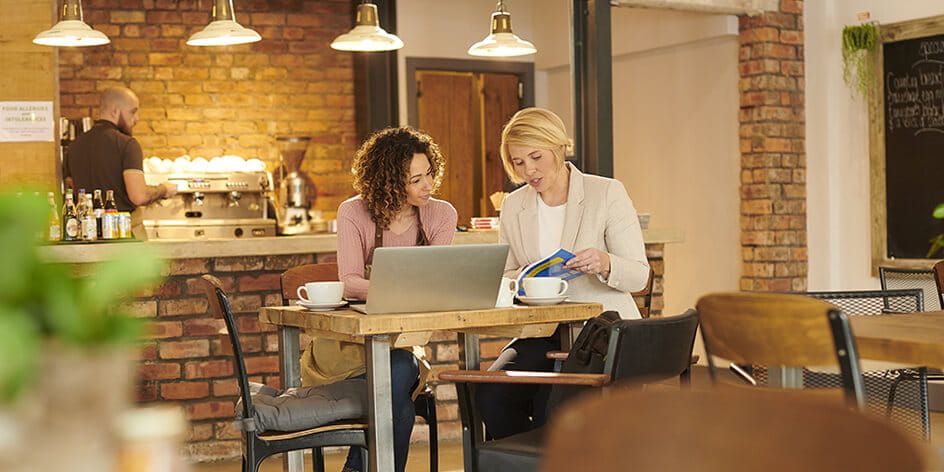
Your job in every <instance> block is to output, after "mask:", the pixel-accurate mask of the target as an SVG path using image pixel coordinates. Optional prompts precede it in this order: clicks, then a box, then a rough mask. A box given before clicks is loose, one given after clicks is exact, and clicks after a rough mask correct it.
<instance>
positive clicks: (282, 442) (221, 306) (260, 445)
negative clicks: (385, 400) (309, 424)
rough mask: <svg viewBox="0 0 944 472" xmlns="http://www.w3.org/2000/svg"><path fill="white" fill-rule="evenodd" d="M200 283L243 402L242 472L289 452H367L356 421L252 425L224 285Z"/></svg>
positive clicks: (361, 427) (204, 279) (246, 381)
mask: <svg viewBox="0 0 944 472" xmlns="http://www.w3.org/2000/svg"><path fill="white" fill-rule="evenodd" d="M199 283H200V285H201V287H202V288H203V291H204V292H205V293H206V297H207V302H208V304H209V312H210V314H212V315H213V316H214V317H217V318H222V319H223V321H224V322H225V324H226V331H227V334H228V335H229V341H230V344H231V345H232V348H233V357H234V361H235V362H234V364H235V366H236V381H237V382H238V384H239V395H240V398H241V399H242V418H243V419H242V420H241V423H242V430H243V433H242V436H243V465H242V470H243V472H256V471H258V470H259V466H260V464H262V461H263V460H265V459H266V458H267V457H269V456H271V455H273V454H279V453H283V452H289V451H298V450H305V449H311V450H312V451H313V452H314V451H319V452H320V451H321V449H322V448H324V447H334V446H350V447H358V448H361V449H362V451H366V449H367V433H366V429H367V424H366V423H364V422H362V421H360V420H358V421H345V422H338V423H332V424H328V425H323V426H319V427H317V428H311V429H306V430H302V431H259V430H257V428H256V425H255V422H254V421H253V417H254V411H255V410H254V409H253V403H252V396H251V395H250V392H249V376H248V374H247V373H246V365H245V362H244V360H243V351H242V347H241V345H240V343H239V333H238V331H237V330H236V320H235V319H234V317H233V312H232V310H231V309H230V305H229V300H228V299H227V298H226V294H225V293H224V292H223V284H222V283H221V282H220V280H219V279H217V278H216V277H214V276H212V275H204V276H203V277H201V278H200V279H199Z"/></svg>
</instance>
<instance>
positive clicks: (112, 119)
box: [63, 87, 177, 239]
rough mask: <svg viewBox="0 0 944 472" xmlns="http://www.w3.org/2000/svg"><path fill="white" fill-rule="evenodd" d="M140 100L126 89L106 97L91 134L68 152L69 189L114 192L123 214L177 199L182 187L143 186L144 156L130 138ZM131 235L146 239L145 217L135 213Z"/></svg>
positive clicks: (111, 91) (66, 174)
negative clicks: (155, 202) (179, 189)
mask: <svg viewBox="0 0 944 472" xmlns="http://www.w3.org/2000/svg"><path fill="white" fill-rule="evenodd" d="M138 106H139V101H138V96H137V95H135V93H134V92H132V91H131V90H130V89H127V88H124V87H116V88H110V89H107V90H105V91H103V92H102V96H101V101H100V104H99V110H98V119H97V120H96V121H95V125H94V126H92V129H90V130H88V131H86V132H85V133H84V134H82V135H81V136H79V137H78V138H76V140H75V141H74V142H73V143H72V144H71V145H69V149H68V151H67V153H66V158H65V163H64V168H63V176H64V177H65V182H66V187H72V188H75V189H85V190H87V191H88V192H90V193H91V192H92V191H93V190H94V189H101V190H102V191H103V192H104V191H105V190H109V189H110V190H114V191H115V203H116V205H117V206H118V211H127V212H133V211H134V209H135V208H137V207H139V206H144V205H147V204H149V203H151V202H154V201H157V200H160V199H162V198H168V197H172V196H174V195H175V194H176V193H177V187H176V186H174V185H173V184H171V183H167V182H165V183H163V184H161V185H147V184H146V183H145V182H144V155H143V154H142V152H141V145H140V144H138V141H137V140H136V139H134V138H133V137H132V136H131V130H132V129H133V128H134V125H135V124H137V122H138ZM132 232H133V233H134V236H135V237H136V238H138V239H146V235H145V232H144V226H143V225H142V224H141V221H140V218H137V215H136V214H134V213H132Z"/></svg>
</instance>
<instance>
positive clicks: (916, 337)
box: [768, 311, 944, 388]
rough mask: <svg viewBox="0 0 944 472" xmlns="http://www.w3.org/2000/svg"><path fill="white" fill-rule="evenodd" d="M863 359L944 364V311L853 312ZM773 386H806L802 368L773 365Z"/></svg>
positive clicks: (770, 379)
mask: <svg viewBox="0 0 944 472" xmlns="http://www.w3.org/2000/svg"><path fill="white" fill-rule="evenodd" d="M849 323H850V324H851V325H852V335H853V336H854V337H855V340H856V347H857V348H858V351H859V358H860V359H869V360H874V361H886V362H894V363H898V364H904V365H911V366H922V367H935V368H944V311H928V312H921V313H900V314H898V313H896V314H889V315H860V316H850V317H849ZM768 375H769V382H770V385H771V386H774V387H782V388H803V369H802V368H799V367H771V368H770V372H769V374H768Z"/></svg>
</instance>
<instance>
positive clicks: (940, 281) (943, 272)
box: [932, 261, 944, 306]
mask: <svg viewBox="0 0 944 472" xmlns="http://www.w3.org/2000/svg"><path fill="white" fill-rule="evenodd" d="M932 270H934V283H935V284H936V285H937V299H938V300H942V301H941V303H942V306H944V261H937V262H936V263H934V268H933V269H932Z"/></svg>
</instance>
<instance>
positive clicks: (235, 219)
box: [139, 158, 276, 239]
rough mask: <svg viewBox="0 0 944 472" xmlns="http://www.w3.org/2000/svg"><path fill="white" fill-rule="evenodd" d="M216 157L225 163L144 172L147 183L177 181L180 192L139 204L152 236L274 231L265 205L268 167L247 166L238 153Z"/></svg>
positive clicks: (268, 233) (241, 234)
mask: <svg viewBox="0 0 944 472" xmlns="http://www.w3.org/2000/svg"><path fill="white" fill-rule="evenodd" d="M216 159H217V160H220V161H221V163H220V165H214V167H215V168H214V169H212V171H195V170H184V171H176V172H175V171H170V172H146V173H145V181H146V182H147V183H148V184H149V185H157V184H160V183H162V182H170V183H173V184H175V185H176V186H177V195H175V196H173V197H171V198H167V199H163V200H159V201H157V202H154V203H152V204H150V205H148V206H145V207H141V208H139V211H140V212H141V217H142V219H143V220H144V228H145V230H146V231H147V235H148V238H149V239H232V238H237V239H238V238H246V239H249V238H256V237H265V236H275V234H276V231H275V230H276V225H275V220H273V219H270V218H269V215H268V207H267V203H268V193H269V190H270V189H271V185H270V182H271V176H270V175H269V173H268V172H265V170H264V167H263V169H258V168H254V169H247V168H245V166H243V165H241V162H242V161H241V160H239V158H225V159H219V158H216ZM227 160H229V161H231V162H229V163H227V162H226V161H227ZM259 164H262V163H261V162H259Z"/></svg>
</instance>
